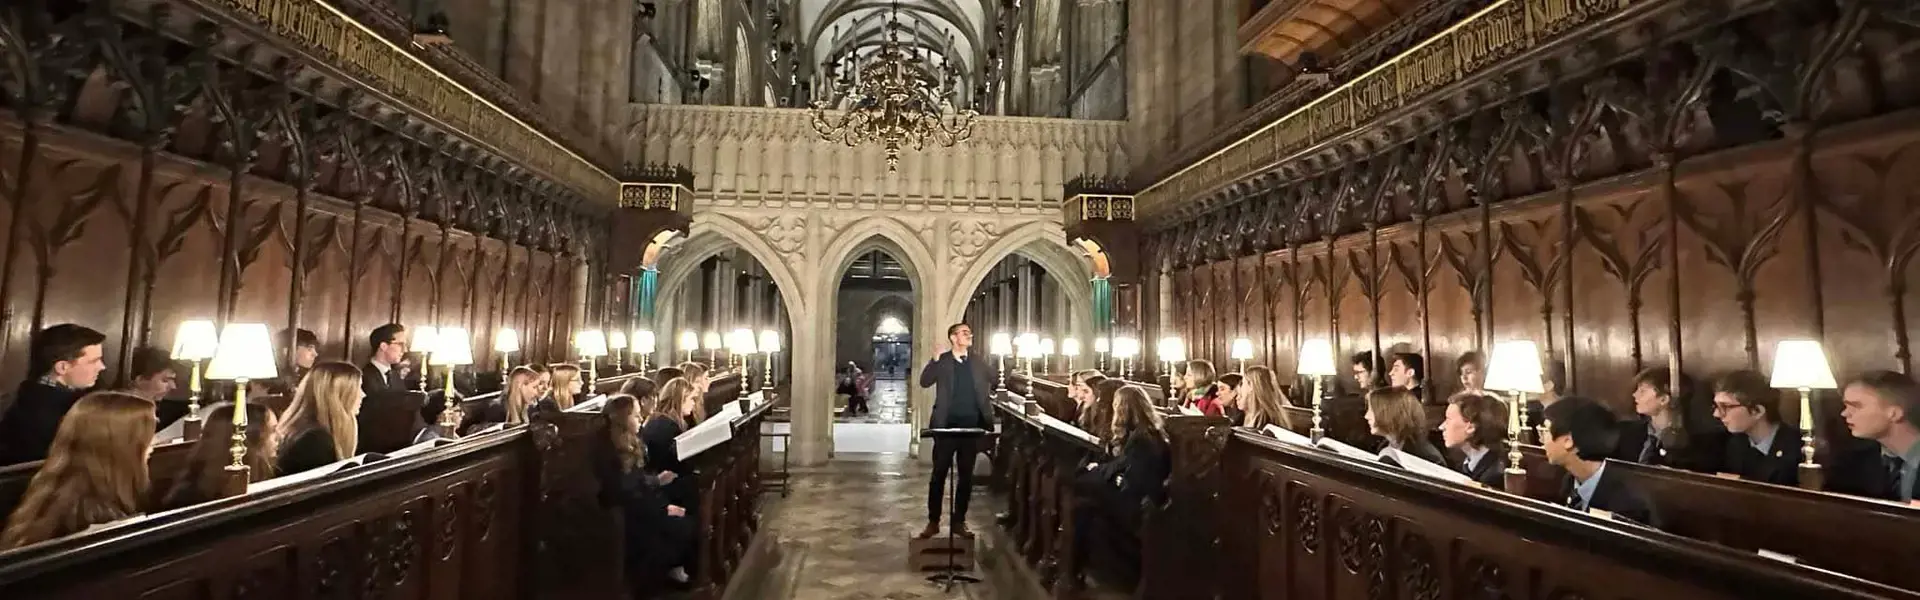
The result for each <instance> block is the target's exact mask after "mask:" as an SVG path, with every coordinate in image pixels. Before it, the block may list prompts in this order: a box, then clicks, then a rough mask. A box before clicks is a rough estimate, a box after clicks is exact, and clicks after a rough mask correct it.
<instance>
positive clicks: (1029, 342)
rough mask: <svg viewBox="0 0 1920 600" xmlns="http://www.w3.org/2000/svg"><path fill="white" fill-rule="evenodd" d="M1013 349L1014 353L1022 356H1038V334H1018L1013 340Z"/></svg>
mask: <svg viewBox="0 0 1920 600" xmlns="http://www.w3.org/2000/svg"><path fill="white" fill-rule="evenodd" d="M1013 350H1014V354H1016V355H1018V356H1020V357H1022V358H1034V357H1038V356H1040V334H1037V333H1032V332H1028V333H1022V334H1020V338H1019V339H1016V340H1014V341H1013Z"/></svg>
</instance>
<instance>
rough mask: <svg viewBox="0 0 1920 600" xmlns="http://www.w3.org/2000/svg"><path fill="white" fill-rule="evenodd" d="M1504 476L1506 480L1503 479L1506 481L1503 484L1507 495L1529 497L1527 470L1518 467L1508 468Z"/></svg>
mask: <svg viewBox="0 0 1920 600" xmlns="http://www.w3.org/2000/svg"><path fill="white" fill-rule="evenodd" d="M1503 475H1504V478H1503V479H1504V481H1502V482H1501V484H1502V485H1504V486H1505V487H1506V488H1507V489H1506V492H1507V493H1509V494H1513V495H1515V496H1526V495H1527V472H1526V470H1524V469H1521V468H1519V467H1517V466H1512V467H1507V470H1506V472H1505V473H1503Z"/></svg>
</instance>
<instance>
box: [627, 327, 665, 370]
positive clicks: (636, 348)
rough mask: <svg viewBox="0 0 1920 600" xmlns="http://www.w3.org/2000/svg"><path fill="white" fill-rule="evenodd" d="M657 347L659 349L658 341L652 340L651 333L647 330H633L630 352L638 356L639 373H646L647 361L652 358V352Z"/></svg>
mask: <svg viewBox="0 0 1920 600" xmlns="http://www.w3.org/2000/svg"><path fill="white" fill-rule="evenodd" d="M658 347H659V340H655V339H653V331H651V330H647V329H635V330H633V350H632V352H633V353H634V354H638V355H640V372H641V373H645V372H647V359H648V358H652V357H653V352H654V350H656V349H657V348H658Z"/></svg>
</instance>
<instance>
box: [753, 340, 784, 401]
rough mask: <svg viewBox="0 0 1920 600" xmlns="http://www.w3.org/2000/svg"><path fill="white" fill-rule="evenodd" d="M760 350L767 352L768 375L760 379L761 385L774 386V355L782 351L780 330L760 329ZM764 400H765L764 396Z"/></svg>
mask: <svg viewBox="0 0 1920 600" xmlns="http://www.w3.org/2000/svg"><path fill="white" fill-rule="evenodd" d="M758 346H759V348H760V351H761V352H765V353H766V354H767V375H766V377H765V378H764V379H762V380H761V381H760V387H762V388H768V387H773V355H774V354H775V353H777V352H779V351H780V332H778V331H774V330H772V329H762V330H760V343H759V344H758ZM762 400H765V399H764V398H763V399H762Z"/></svg>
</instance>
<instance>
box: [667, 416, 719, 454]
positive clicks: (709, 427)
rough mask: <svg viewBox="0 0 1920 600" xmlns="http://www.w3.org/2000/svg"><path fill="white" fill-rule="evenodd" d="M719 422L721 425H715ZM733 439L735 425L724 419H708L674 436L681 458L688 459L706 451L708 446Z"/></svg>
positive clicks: (675, 446)
mask: <svg viewBox="0 0 1920 600" xmlns="http://www.w3.org/2000/svg"><path fill="white" fill-rule="evenodd" d="M715 423H718V424H719V426H717V427H716V426H714V424H715ZM730 439H733V427H732V426H730V425H728V423H727V421H726V420H723V419H708V420H707V421H706V422H703V423H701V424H699V425H695V426H693V429H688V430H686V431H684V432H681V433H680V435H678V436H675V437H674V438H673V444H674V448H675V449H676V450H677V451H678V453H679V454H680V460H687V459H690V458H693V457H695V456H698V455H699V454H700V453H701V452H706V451H707V449H708V448H712V447H714V446H718V445H720V444H724V443H726V442H727V440H730Z"/></svg>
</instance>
